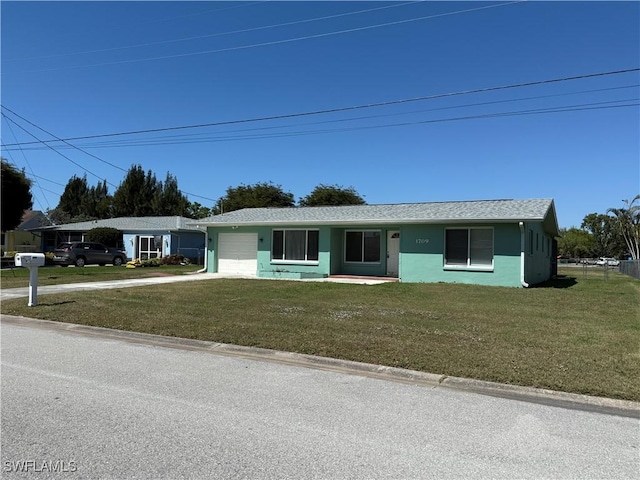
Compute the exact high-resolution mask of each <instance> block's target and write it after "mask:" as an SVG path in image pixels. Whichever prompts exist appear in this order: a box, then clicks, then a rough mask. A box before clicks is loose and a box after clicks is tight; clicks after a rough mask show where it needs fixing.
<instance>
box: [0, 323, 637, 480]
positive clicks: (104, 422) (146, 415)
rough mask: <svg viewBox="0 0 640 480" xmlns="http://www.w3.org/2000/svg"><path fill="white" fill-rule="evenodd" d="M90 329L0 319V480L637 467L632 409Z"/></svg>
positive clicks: (614, 471)
mask: <svg viewBox="0 0 640 480" xmlns="http://www.w3.org/2000/svg"><path fill="white" fill-rule="evenodd" d="M92 332H93V333H92ZM99 332H100V331H99V330H98V329H96V330H95V331H94V330H90V329H87V330H71V329H65V328H64V327H60V328H56V325H53V323H52V322H37V321H22V322H6V321H4V320H3V323H2V330H1V348H2V357H1V361H2V365H1V372H0V373H1V375H2V384H1V389H2V390H1V394H2V397H1V398H2V411H1V427H2V431H1V433H2V435H1V447H2V451H1V460H2V463H1V467H2V478H39V479H41V478H91V479H103V478H109V479H111V478H113V479H116V478H118V479H127V478H154V479H160V478H171V479H174V478H201V479H204V478H256V479H264V478H268V479H270V478H273V479H287V478H295V479H301V478H304V479H313V478H319V479H340V478H367V479H368V478H393V479H400V478H402V479H423V478H437V479H441V478H477V479H485V478H505V479H506V478H508V479H512V478H536V479H538V478H562V479H565V478H575V479H602V478H607V479H627V478H629V479H631V478H634V479H635V478H638V473H639V471H640V470H639V469H640V463H639V462H640V460H639V452H640V449H639V443H640V439H639V435H640V428H639V427H640V421H639V420H638V418H633V417H630V416H622V415H611V414H603V413H599V412H592V411H583V410H578V409H566V408H559V407H557V406H552V405H543V404H539V403H531V402H523V401H518V400H513V399H508V398H499V397H495V396H487V395H480V394H477V393H472V392H468V391H464V390H456V389H448V388H441V387H438V386H433V385H429V384H428V382H426V383H415V384H414V383H411V382H410V381H407V382H395V381H388V380H386V379H381V378H373V377H371V376H367V375H360V374H354V372H351V373H349V372H346V371H345V372H340V371H335V370H327V369H322V368H307V367H306V366H305V367H302V366H299V365H296V364H294V363H287V362H273V361H265V360H263V359H260V358H259V356H251V355H249V354H247V355H245V356H243V355H242V354H241V352H240V351H238V352H237V354H235V355H227V354H221V353H220V352H217V351H216V350H205V349H198V348H196V347H195V345H196V344H190V343H188V342H185V343H184V344H183V346H182V347H181V344H179V343H178V344H176V345H174V346H173V347H172V348H167V346H164V345H163V344H162V343H161V342H158V341H155V340H154V337H153V336H148V341H144V338H143V336H141V335H139V334H138V336H136V337H135V340H136V341H127V340H126V339H124V338H118V337H116V336H109V335H101V334H100V333H99ZM246 351H249V349H247V350H246ZM356 373H357V372H356ZM25 462H26V463H25ZM17 470H22V472H23V473H20V472H17ZM25 470H27V472H26V473H25ZM60 472H63V473H60Z"/></svg>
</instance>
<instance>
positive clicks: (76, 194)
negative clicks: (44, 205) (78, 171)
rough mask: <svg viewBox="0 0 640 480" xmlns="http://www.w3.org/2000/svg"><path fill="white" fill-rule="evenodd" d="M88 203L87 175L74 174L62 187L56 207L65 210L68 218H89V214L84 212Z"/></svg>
mask: <svg viewBox="0 0 640 480" xmlns="http://www.w3.org/2000/svg"><path fill="white" fill-rule="evenodd" d="M89 203H90V202H89V185H88V184H87V176H86V175H84V176H83V177H77V176H75V175H74V176H73V177H71V178H70V179H69V181H68V182H67V185H66V186H65V187H64V191H63V192H62V195H60V201H59V202H58V206H57V208H58V209H60V210H62V211H63V212H65V213H66V214H67V215H68V216H69V218H70V219H82V220H89V219H90V218H89V217H90V214H87V212H86V208H87V205H88V204H89ZM85 217H87V218H85Z"/></svg>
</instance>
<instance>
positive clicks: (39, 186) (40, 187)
mask: <svg viewBox="0 0 640 480" xmlns="http://www.w3.org/2000/svg"><path fill="white" fill-rule="evenodd" d="M5 121H6V120H5ZM7 127H9V131H10V132H11V135H12V136H13V139H14V140H16V141H17V140H18V139H17V137H16V134H15V133H14V132H13V129H12V128H11V124H10V123H8V122H7ZM8 153H9V152H8ZM20 153H22V158H24V161H25V163H26V164H27V166H28V167H29V170H31V172H32V173H33V168H31V164H30V163H29V160H27V156H26V155H25V153H24V150H23V149H22V148H20ZM14 163H15V162H14ZM16 166H17V165H16ZM36 185H37V186H38V188H39V189H40V191H41V193H42V197H43V198H44V201H45V203H46V204H47V207H49V208H50V207H51V205H49V199H48V198H47V196H46V195H45V194H44V189H43V188H42V186H41V185H40V183H39V182H38V181H37V180H36ZM37 202H38V204H39V205H40V208H42V210H44V208H43V207H42V204H41V203H40V200H39V199H37Z"/></svg>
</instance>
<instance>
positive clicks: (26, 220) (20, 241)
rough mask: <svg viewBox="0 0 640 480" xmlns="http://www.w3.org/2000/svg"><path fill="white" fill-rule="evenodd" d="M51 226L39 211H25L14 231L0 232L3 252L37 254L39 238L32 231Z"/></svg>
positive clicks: (39, 244) (39, 243)
mask: <svg viewBox="0 0 640 480" xmlns="http://www.w3.org/2000/svg"><path fill="white" fill-rule="evenodd" d="M47 225H51V222H50V221H49V219H48V218H47V217H46V216H45V215H44V213H42V212H41V211H39V210H26V211H25V212H24V214H23V215H22V219H21V220H20V225H18V226H17V227H16V228H15V230H9V231H7V232H2V239H1V240H2V242H1V243H2V251H3V252H38V251H40V246H41V242H40V236H39V235H38V234H36V233H35V232H34V231H33V229H37V228H40V227H44V226H47Z"/></svg>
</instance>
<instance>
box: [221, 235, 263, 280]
mask: <svg viewBox="0 0 640 480" xmlns="http://www.w3.org/2000/svg"><path fill="white" fill-rule="evenodd" d="M218 273H226V274H230V275H251V276H255V275H257V273H258V234H257V233H220V234H219V235H218Z"/></svg>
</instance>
